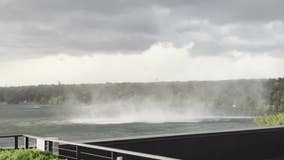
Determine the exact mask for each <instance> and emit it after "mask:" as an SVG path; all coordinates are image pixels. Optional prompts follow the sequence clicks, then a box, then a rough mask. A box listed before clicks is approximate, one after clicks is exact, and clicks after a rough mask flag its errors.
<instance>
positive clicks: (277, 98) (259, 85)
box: [0, 78, 284, 112]
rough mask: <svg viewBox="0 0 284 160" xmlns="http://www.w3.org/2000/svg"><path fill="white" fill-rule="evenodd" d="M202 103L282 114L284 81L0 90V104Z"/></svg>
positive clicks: (190, 82) (163, 83) (44, 86)
mask: <svg viewBox="0 0 284 160" xmlns="http://www.w3.org/2000/svg"><path fill="white" fill-rule="evenodd" d="M121 100H131V101H137V102H139V101H145V100H152V101H167V102H169V103H171V104H172V105H173V106H183V105H188V104H194V102H196V103H202V104H203V105H205V106H208V107H213V108H214V109H218V110H224V112H225V111H226V110H230V111H234V110H239V111H241V110H242V111H260V112H264V111H265V112H266V111H267V112H284V78H278V79H257V80H227V81H188V82H153V83H105V84H80V85H63V84H58V85H38V86H23V87H1V88H0V103H7V104H29V103H32V104H48V105H55V104H66V103H68V104H77V103H80V104H91V103H105V102H110V101H121Z"/></svg>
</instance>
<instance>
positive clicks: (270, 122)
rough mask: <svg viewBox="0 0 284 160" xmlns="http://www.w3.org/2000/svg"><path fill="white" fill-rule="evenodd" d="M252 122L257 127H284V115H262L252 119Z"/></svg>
mask: <svg viewBox="0 0 284 160" xmlns="http://www.w3.org/2000/svg"><path fill="white" fill-rule="evenodd" d="M254 122H255V123H256V124H258V125H259V126H279V125H284V113H278V114H275V115H264V116H261V117H257V118H255V119H254Z"/></svg>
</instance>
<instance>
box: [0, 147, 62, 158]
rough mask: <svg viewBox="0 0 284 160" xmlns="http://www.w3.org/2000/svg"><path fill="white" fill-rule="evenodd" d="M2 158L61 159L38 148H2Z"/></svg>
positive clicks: (0, 152)
mask: <svg viewBox="0 0 284 160" xmlns="http://www.w3.org/2000/svg"><path fill="white" fill-rule="evenodd" d="M0 160H59V159H58V158H57V157H56V156H54V155H52V154H50V153H47V152H42V151H39V150H36V149H19V150H0Z"/></svg>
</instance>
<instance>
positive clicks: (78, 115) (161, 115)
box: [64, 101, 252, 124]
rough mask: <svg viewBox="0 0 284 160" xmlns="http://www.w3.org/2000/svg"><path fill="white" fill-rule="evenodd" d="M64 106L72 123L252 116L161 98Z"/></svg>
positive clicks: (178, 120)
mask: <svg viewBox="0 0 284 160" xmlns="http://www.w3.org/2000/svg"><path fill="white" fill-rule="evenodd" d="M64 110H65V115H66V116H65V118H66V122H67V123H75V124H122V123H171V122H200V121H214V120H219V119H233V118H252V117H251V116H232V115H224V114H216V113H213V112H212V111H211V110H210V108H208V107H207V108H206V107H204V106H203V105H201V104H194V105H193V104H192V105H190V106H172V105H169V104H168V103H165V102H164V103H158V102H150V101H146V102H140V103H138V102H127V101H116V102H110V103H104V104H91V105H80V106H66V108H65V109H64Z"/></svg>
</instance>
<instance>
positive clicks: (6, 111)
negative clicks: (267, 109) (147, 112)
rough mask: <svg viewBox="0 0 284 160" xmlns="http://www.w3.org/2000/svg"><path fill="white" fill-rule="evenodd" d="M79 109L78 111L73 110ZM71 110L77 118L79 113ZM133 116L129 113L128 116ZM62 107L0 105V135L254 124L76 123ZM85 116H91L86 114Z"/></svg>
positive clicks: (236, 120) (229, 120) (79, 136)
mask: <svg viewBox="0 0 284 160" xmlns="http://www.w3.org/2000/svg"><path fill="white" fill-rule="evenodd" d="M76 112H79V110H76ZM76 112H75V113H74V112H72V116H73V117H76V114H78V116H79V115H80V117H84V115H83V116H82V114H81V113H76ZM132 116H133V115H132ZM69 118H70V112H69V111H68V108H66V107H62V106H39V105H4V104H2V105H0V135H7V134H31V135H37V136H48V137H58V138H60V139H64V140H75V141H80V140H90V139H104V138H122V137H129V136H145V135H157V134H171V133H199V132H212V131H224V130H235V129H246V128H255V127H257V126H256V125H255V124H254V123H253V121H252V118H249V117H210V118H208V117H207V118H206V117H205V118H203V119H202V118H199V119H198V120H195V121H194V120H193V121H186V122H182V121H181V122H170V121H168V122H163V123H162V122H156V123H149V122H148V123H139V122H128V123H117V124H115V123H93V122H92V123H85V122H84V121H82V122H80V123H78V122H74V121H72V120H71V121H70V119H69ZM86 118H88V119H92V118H93V117H91V115H90V114H87V115H86Z"/></svg>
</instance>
